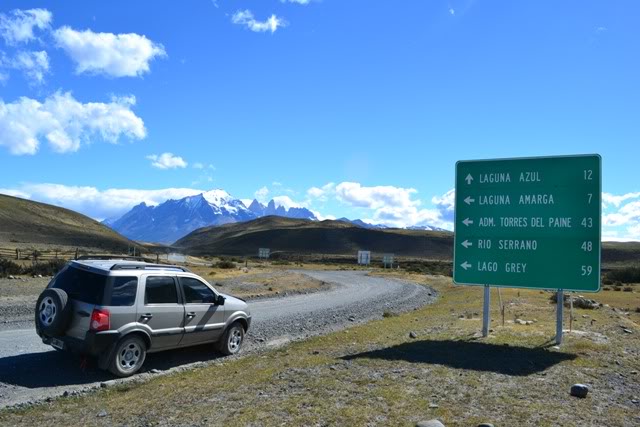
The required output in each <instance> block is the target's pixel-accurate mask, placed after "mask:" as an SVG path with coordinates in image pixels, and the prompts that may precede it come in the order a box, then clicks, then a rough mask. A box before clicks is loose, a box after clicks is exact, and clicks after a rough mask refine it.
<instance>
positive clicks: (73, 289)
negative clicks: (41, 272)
mask: <svg viewBox="0 0 640 427" xmlns="http://www.w3.org/2000/svg"><path fill="white" fill-rule="evenodd" d="M106 284H107V276H104V275H102V274H97V273H93V272H90V271H85V270H80V269H79V268H75V267H71V266H68V267H66V268H65V269H63V270H62V271H61V272H60V273H58V275H57V276H56V277H55V279H53V283H52V284H51V287H52V288H57V289H62V290H63V291H65V292H66V293H67V295H69V298H72V299H75V300H78V301H82V302H86V303H87V304H94V305H102V303H103V300H104V289H105V286H106Z"/></svg>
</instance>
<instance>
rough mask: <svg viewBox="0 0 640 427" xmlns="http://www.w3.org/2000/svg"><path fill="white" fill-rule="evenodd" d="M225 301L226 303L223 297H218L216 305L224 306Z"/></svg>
mask: <svg viewBox="0 0 640 427" xmlns="http://www.w3.org/2000/svg"><path fill="white" fill-rule="evenodd" d="M224 301H225V297H223V296H222V295H218V297H217V298H216V302H215V304H216V305H224Z"/></svg>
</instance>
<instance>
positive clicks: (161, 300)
mask: <svg viewBox="0 0 640 427" xmlns="http://www.w3.org/2000/svg"><path fill="white" fill-rule="evenodd" d="M144 303H145V305H148V304H177V303H178V292H177V290H176V281H175V279H174V278H173V277H168V276H149V277H147V281H146V284H145V287H144Z"/></svg>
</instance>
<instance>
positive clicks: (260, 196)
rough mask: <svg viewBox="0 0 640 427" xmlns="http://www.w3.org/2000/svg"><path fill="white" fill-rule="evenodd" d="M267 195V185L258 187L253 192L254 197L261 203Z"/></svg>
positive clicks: (265, 199)
mask: <svg viewBox="0 0 640 427" xmlns="http://www.w3.org/2000/svg"><path fill="white" fill-rule="evenodd" d="M268 195H269V189H268V188H267V187H262V188H261V189H259V190H258V191H256V192H255V193H254V196H255V197H256V199H257V200H258V201H259V202H262V203H264V202H266V201H267V196H268Z"/></svg>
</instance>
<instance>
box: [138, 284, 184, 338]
mask: <svg viewBox="0 0 640 427" xmlns="http://www.w3.org/2000/svg"><path fill="white" fill-rule="evenodd" d="M142 279H143V280H142V282H144V283H143V284H142V285H141V286H144V297H143V298H139V299H138V307H137V312H138V322H140V323H143V324H145V325H146V326H147V327H148V330H149V331H150V333H151V349H150V350H159V349H165V348H171V347H176V346H177V345H178V344H179V343H180V340H181V339H182V336H183V334H184V305H183V304H182V298H181V295H180V293H179V290H178V281H177V278H176V276H175V275H164V274H157V275H155V274H154V275H145V276H143V277H142Z"/></svg>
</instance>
